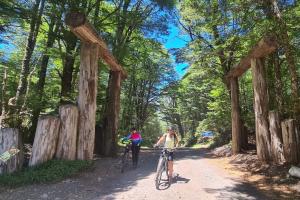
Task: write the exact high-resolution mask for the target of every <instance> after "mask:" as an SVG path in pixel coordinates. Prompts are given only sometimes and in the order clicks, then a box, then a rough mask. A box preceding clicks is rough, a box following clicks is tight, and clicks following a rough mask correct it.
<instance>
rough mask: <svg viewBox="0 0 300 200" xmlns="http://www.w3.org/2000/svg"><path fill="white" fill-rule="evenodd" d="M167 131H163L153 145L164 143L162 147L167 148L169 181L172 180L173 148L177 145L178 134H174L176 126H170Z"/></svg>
mask: <svg viewBox="0 0 300 200" xmlns="http://www.w3.org/2000/svg"><path fill="white" fill-rule="evenodd" d="M167 130H168V131H167V133H165V134H164V135H163V136H162V137H160V139H159V140H158V141H157V143H156V144H155V145H154V146H159V145H160V144H162V143H164V148H166V149H167V150H168V152H169V153H168V169H169V171H168V176H169V179H170V180H169V182H171V181H172V177H173V160H174V149H175V148H176V146H177V145H178V142H179V141H178V136H177V134H176V131H175V130H176V127H175V126H170V127H168V129H167Z"/></svg>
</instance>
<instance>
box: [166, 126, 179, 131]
mask: <svg viewBox="0 0 300 200" xmlns="http://www.w3.org/2000/svg"><path fill="white" fill-rule="evenodd" d="M176 129H177V127H176V126H175V125H170V126H168V129H167V130H172V131H176Z"/></svg>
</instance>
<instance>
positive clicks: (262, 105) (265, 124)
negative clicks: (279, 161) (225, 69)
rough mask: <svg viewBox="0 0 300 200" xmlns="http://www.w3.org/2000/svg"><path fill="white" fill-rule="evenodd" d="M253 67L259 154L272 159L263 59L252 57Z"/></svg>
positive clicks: (263, 158)
mask: <svg viewBox="0 0 300 200" xmlns="http://www.w3.org/2000/svg"><path fill="white" fill-rule="evenodd" d="M251 69H252V82H253V89H254V111H255V130H256V149H257V156H258V158H259V159H260V160H262V161H270V160H271V151H270V132H269V120H268V114H269V111H268V109H269V97H268V90H267V83H266V78H265V69H264V61H263V59H251Z"/></svg>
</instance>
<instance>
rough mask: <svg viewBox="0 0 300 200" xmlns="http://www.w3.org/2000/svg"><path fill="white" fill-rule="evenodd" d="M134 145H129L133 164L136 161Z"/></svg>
mask: <svg viewBox="0 0 300 200" xmlns="http://www.w3.org/2000/svg"><path fill="white" fill-rule="evenodd" d="M135 147H136V146H135V145H131V152H132V164H133V166H135V163H136V148H135Z"/></svg>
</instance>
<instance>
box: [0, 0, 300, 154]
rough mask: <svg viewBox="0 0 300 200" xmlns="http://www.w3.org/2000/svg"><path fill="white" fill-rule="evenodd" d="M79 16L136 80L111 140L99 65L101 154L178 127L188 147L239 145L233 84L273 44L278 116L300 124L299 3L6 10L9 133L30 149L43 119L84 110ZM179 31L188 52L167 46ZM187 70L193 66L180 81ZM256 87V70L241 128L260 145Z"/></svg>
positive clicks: (36, 5)
mask: <svg viewBox="0 0 300 200" xmlns="http://www.w3.org/2000/svg"><path fill="white" fill-rule="evenodd" d="M70 12H82V13H85V14H86V16H87V18H88V20H89V22H90V23H91V24H92V25H93V27H94V28H95V30H97V32H98V34H99V35H100V36H101V37H102V38H103V40H104V41H105V42H106V44H107V46H108V48H109V49H110V51H111V52H112V55H113V56H114V57H115V58H116V60H117V61H118V62H119V64H120V65H121V66H122V67H123V68H124V70H126V72H127V75H128V76H127V78H126V79H124V80H123V81H122V85H121V94H120V112H119V114H118V116H117V118H118V120H116V123H118V127H117V129H116V130H113V131H111V130H109V128H108V127H109V126H110V124H111V123H115V122H112V121H111V120H110V117H111V113H110V112H111V107H112V106H113V104H112V103H111V97H112V95H111V92H112V90H111V88H112V84H113V83H112V80H113V73H112V71H110V70H109V67H108V66H107V64H105V63H104V62H102V61H101V60H99V70H98V77H100V78H99V81H98V85H97V90H98V92H97V103H96V104H97V107H96V128H95V129H96V140H97V139H98V140H99V138H100V140H101V138H102V140H103V141H101V142H100V144H101V145H102V146H103V147H101V148H100V150H99V153H100V154H104V155H115V154H116V149H115V148H112V147H110V144H111V143H112V145H113V146H116V145H117V139H118V138H120V137H122V136H124V135H126V134H127V133H128V132H129V130H130V128H131V127H136V128H137V129H138V130H140V131H141V133H142V135H143V138H144V144H145V145H151V144H153V143H154V142H155V141H156V139H157V137H158V136H159V135H161V134H162V133H163V131H164V129H165V127H166V126H167V125H168V124H175V125H176V126H177V127H178V133H179V135H180V138H181V140H182V143H183V144H184V145H186V146H190V145H193V144H195V143H196V142H197V136H198V135H199V134H200V133H201V132H204V131H208V130H210V131H213V132H215V133H216V134H217V136H218V137H217V138H218V139H217V141H216V142H217V143H219V144H225V143H228V142H230V140H231V129H232V125H231V89H230V82H228V79H227V78H226V76H227V74H228V73H229V72H230V70H232V69H233V68H234V67H235V66H236V65H237V64H238V63H239V62H240V60H241V59H242V58H243V57H244V56H245V55H247V53H248V52H249V50H250V49H251V48H252V47H253V46H255V45H256V44H257V43H258V42H259V41H260V39H262V38H263V37H265V36H269V35H272V36H274V37H276V40H277V41H278V48H277V49H276V50H275V51H274V52H272V54H270V55H269V56H267V57H266V58H265V60H264V62H265V71H266V72H265V74H266V83H267V89H268V97H267V98H268V99H269V105H268V107H269V110H276V111H278V113H279V116H280V119H281V120H284V119H295V120H298V119H299V116H300V105H299V104H300V101H299V80H298V79H299V68H300V67H299V66H300V63H299V57H300V50H299V49H300V48H299V46H300V32H299V28H300V27H299V26H300V25H299V21H300V5H299V2H297V1H295V0H231V1H227V0H197V1H196V0H184V1H176V0H169V1H163V0H107V1H105V0H60V1H57V0H32V1H24V0H0V16H1V18H0V82H1V91H0V96H1V101H0V105H1V107H0V113H1V118H0V125H1V127H2V128H4V127H14V128H18V129H19V130H20V133H21V134H22V138H23V141H24V143H29V144H32V143H33V141H34V137H35V133H36V128H37V124H38V119H39V117H40V116H43V115H49V114H51V115H57V114H58V112H59V110H58V108H59V106H60V105H64V104H75V105H76V104H77V98H78V84H79V83H78V82H79V72H80V48H81V45H82V44H81V43H80V40H79V39H78V38H77V37H76V36H75V35H74V34H73V33H72V32H71V30H70V29H69V28H68V27H67V26H66V25H65V17H66V15H67V14H68V13H70ZM172 26H176V27H179V29H180V34H182V35H184V37H183V38H185V39H186V41H185V46H184V47H182V48H170V49H167V48H166V47H165V46H164V40H165V38H166V37H167V36H168V35H169V34H170V27H172ZM179 64H185V66H186V67H185V69H183V71H182V72H181V73H180V74H179V73H178V72H177V71H176V70H175V69H176V66H177V65H179ZM252 81H253V80H252V74H251V70H248V71H247V72H246V73H244V74H243V75H242V76H240V77H239V86H238V87H239V102H240V113H241V123H242V127H243V130H245V131H246V132H247V133H248V134H249V135H251V134H252V135H255V134H254V133H255V115H254V101H255V100H254V94H253V86H252ZM97 135H98V136H97ZM99 135H100V136H99ZM103 138H104V139H103ZM96 143H97V141H96ZM299 146H300V145H299Z"/></svg>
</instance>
